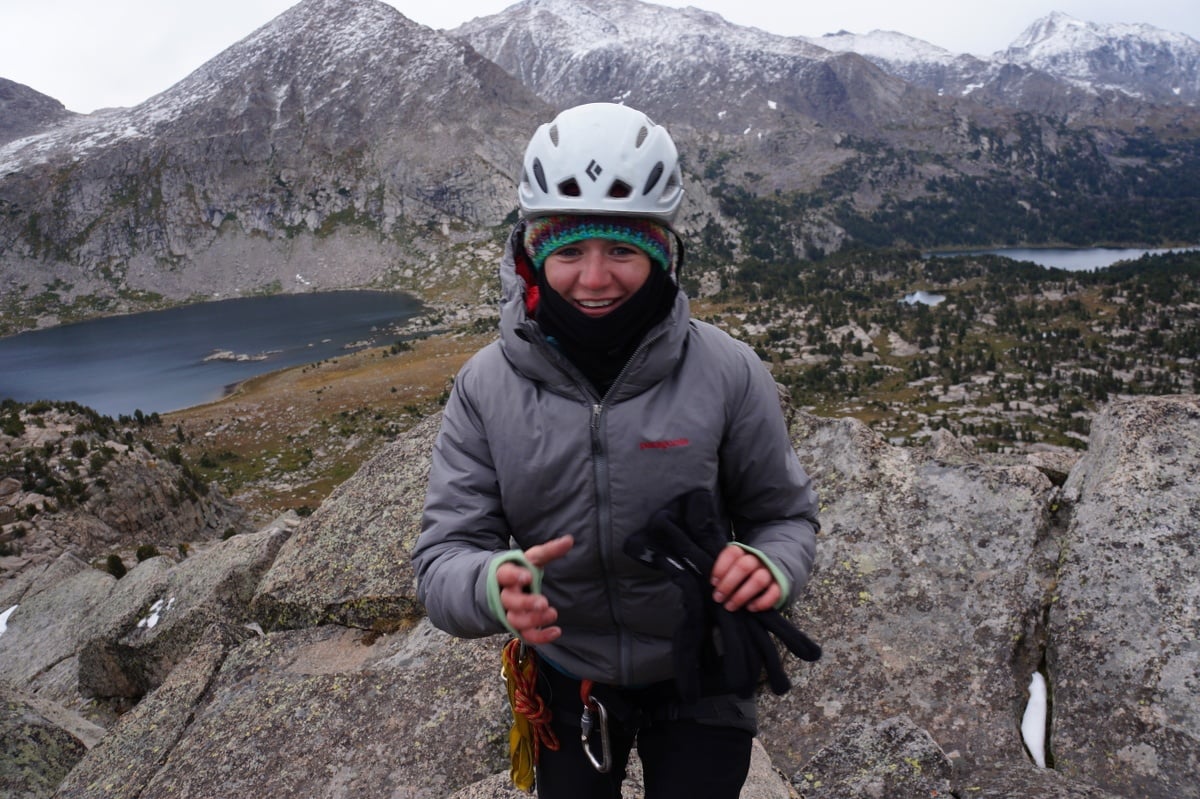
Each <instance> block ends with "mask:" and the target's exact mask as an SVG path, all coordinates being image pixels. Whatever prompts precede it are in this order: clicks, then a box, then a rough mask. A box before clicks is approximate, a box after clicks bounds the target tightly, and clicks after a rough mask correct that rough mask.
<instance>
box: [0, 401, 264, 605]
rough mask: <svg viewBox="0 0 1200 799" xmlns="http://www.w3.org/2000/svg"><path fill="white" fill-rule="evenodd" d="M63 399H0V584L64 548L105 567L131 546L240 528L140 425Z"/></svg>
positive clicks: (231, 508) (213, 493)
mask: <svg viewBox="0 0 1200 799" xmlns="http://www.w3.org/2000/svg"><path fill="white" fill-rule="evenodd" d="M154 423H157V422H156V419H155V420H152V418H151V417H143V416H142V414H141V413H140V412H139V413H138V415H137V418H136V419H133V418H126V419H122V420H120V421H119V422H114V421H113V420H112V419H111V418H109V417H107V416H101V415H99V414H97V413H96V412H94V411H92V410H91V409H89V408H83V407H80V406H76V405H73V404H71V403H48V402H39V403H33V404H31V405H20V404H17V403H13V402H11V401H5V402H4V403H3V404H0V581H9V580H12V579H14V577H15V575H18V574H20V573H22V572H27V571H29V570H37V569H44V568H46V567H47V566H49V565H50V564H51V563H53V562H54V561H56V560H57V559H58V558H59V557H60V556H62V555H63V554H64V553H71V554H72V555H73V556H74V557H78V558H83V559H85V560H92V561H94V562H97V563H100V564H104V562H105V558H106V556H107V557H109V558H110V559H111V558H116V562H115V563H114V564H113V565H112V568H114V569H117V570H118V571H119V570H120V569H121V568H123V567H124V564H125V563H128V564H133V563H134V562H135V558H136V557H137V555H138V554H139V553H138V549H139V548H142V549H141V553H142V554H143V555H144V554H145V553H146V552H147V551H155V552H157V551H158V550H159V549H162V550H166V551H175V550H176V549H177V548H178V547H180V546H181V545H186V544H187V543H188V542H194V541H204V540H207V539H215V538H219V537H221V536H222V535H233V534H235V533H239V532H244V531H245V530H246V527H247V520H246V514H245V511H243V510H242V509H241V508H239V507H238V506H236V505H235V504H233V503H232V502H230V501H229V500H227V499H226V498H225V497H224V496H222V494H221V491H220V489H219V488H218V487H217V486H216V485H215V484H209V483H207V482H205V481H204V480H202V479H200V477H199V476H198V474H197V473H196V472H195V471H193V470H192V469H191V468H190V467H188V466H187V465H186V464H184V463H183V461H182V459H181V457H180V455H179V451H178V448H177V447H167V448H163V449H158V448H156V447H155V446H154V445H153V444H151V443H149V440H148V437H147V436H146V426H147V425H149V424H154Z"/></svg>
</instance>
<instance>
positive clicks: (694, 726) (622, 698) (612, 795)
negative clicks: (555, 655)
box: [537, 663, 754, 799]
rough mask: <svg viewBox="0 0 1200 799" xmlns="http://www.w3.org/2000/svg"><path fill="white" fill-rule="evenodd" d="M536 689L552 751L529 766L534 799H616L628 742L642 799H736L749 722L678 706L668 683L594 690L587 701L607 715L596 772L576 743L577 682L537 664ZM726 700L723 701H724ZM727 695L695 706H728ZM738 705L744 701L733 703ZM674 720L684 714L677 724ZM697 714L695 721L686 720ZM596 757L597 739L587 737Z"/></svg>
mask: <svg viewBox="0 0 1200 799" xmlns="http://www.w3.org/2000/svg"><path fill="white" fill-rule="evenodd" d="M538 690H539V692H540V693H541V694H542V696H543V698H544V699H545V700H546V701H547V702H548V703H549V705H550V708H551V713H552V714H553V727H554V732H555V733H556V734H557V735H558V740H559V748H558V751H551V750H547V749H546V748H544V747H543V748H542V750H541V754H540V756H539V758H538V766H537V795H538V799H621V783H622V781H623V780H624V779H625V769H626V764H627V763H628V760H629V753H630V751H631V750H632V748H633V746H634V744H635V743H636V745H637V752H638V757H639V758H640V759H641V761H642V774H643V777H644V788H645V799H695V798H696V797H705V799H737V797H738V795H739V794H740V793H741V790H742V784H743V783H744V782H745V781H746V774H747V773H748V772H749V770H750V746H751V743H752V742H753V740H754V719H753V710H752V707H751V710H750V718H748V719H747V718H745V716H744V715H743V716H742V717H741V718H720V717H719V716H722V715H728V714H723V713H721V712H717V713H713V712H708V711H706V710H701V711H700V712H699V713H696V712H694V711H693V708H694V707H695V706H688V705H683V706H681V705H680V704H679V700H678V696H677V694H676V693H675V685H674V683H673V682H666V683H656V684H654V685H651V686H647V687H646V688H640V689H633V690H620V689H613V688H611V687H607V686H596V688H595V689H594V690H593V695H594V696H595V697H596V698H597V699H598V700H599V701H600V702H602V703H603V704H604V706H605V708H607V710H608V712H609V719H608V729H609V739H610V743H611V748H612V768H611V770H610V771H609V772H608V773H606V774H601V773H599V772H598V771H596V769H595V768H594V767H593V766H592V764H591V762H590V761H589V760H588V758H587V756H586V755H585V754H584V751H583V745H582V742H581V741H580V723H579V720H580V716H581V715H582V713H583V702H582V701H581V699H580V697H579V682H578V681H577V680H573V679H571V678H570V677H567V676H566V675H564V674H562V673H561V672H558V671H556V670H555V669H554V668H553V667H552V666H550V665H548V664H545V663H542V664H540V665H539V677H538ZM725 700H728V701H725ZM734 701H735V700H734V698H732V697H710V698H709V699H707V700H702V701H701V703H700V706H701V707H702V708H709V709H711V708H712V707H721V706H722V703H724V705H726V706H732V703H734ZM738 704H740V705H742V706H743V707H744V706H745V703H738ZM676 716H684V718H677V717H676ZM687 716H699V718H687ZM591 742H592V752H593V753H594V754H595V756H596V757H597V758H599V757H600V736H599V734H598V733H596V734H593V735H592V738H591Z"/></svg>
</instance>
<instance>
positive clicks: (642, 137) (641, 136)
mask: <svg viewBox="0 0 1200 799" xmlns="http://www.w3.org/2000/svg"><path fill="white" fill-rule="evenodd" d="M649 135H650V129H649V128H647V127H646V126H645V125H642V126H641V127H640V128H638V135H637V141H635V142H634V143H633V146H634V147H641V146H642V145H643V144H645V143H646V137H647V136H649Z"/></svg>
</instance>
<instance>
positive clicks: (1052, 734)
mask: <svg viewBox="0 0 1200 799" xmlns="http://www.w3.org/2000/svg"><path fill="white" fill-rule="evenodd" d="M1198 403H1200V398H1197V397H1173V398H1142V399H1135V400H1128V401H1120V402H1115V403H1113V404H1112V405H1111V406H1110V407H1109V408H1108V409H1107V411H1106V412H1105V413H1104V414H1102V415H1101V416H1100V417H1099V418H1098V419H1097V420H1096V422H1095V424H1094V427H1093V433H1092V439H1091V444H1090V447H1091V448H1090V449H1089V450H1088V452H1087V454H1086V455H1085V456H1084V457H1082V458H1080V459H1079V460H1078V461H1077V462H1076V463H1075V464H1074V466H1073V468H1072V469H1071V472H1070V476H1069V477H1068V478H1067V479H1066V481H1065V484H1063V485H1062V486H1061V487H1058V486H1057V484H1058V483H1061V482H1062V480H1061V479H1059V478H1060V475H1058V474H1057V472H1055V471H1053V470H1052V471H1051V475H1052V476H1053V477H1054V479H1051V476H1048V474H1047V470H1046V469H1045V468H1044V467H1043V468H1039V466H1041V464H1037V465H1035V464H1034V463H1030V462H1025V461H1021V460H1017V459H1014V458H1007V459H1003V458H998V457H995V456H990V455H983V454H978V453H973V452H972V451H971V450H970V449H969V448H968V447H966V446H963V444H962V443H961V442H959V441H956V440H953V439H952V438H951V437H947V436H944V435H943V436H938V437H936V438H935V439H934V440H933V442H931V446H929V447H927V448H925V449H911V448H902V447H895V446H892V445H890V444H888V443H887V442H886V441H884V440H883V439H882V438H880V437H879V436H878V435H876V434H875V433H874V432H873V431H871V430H870V429H869V428H867V427H866V426H864V425H862V424H859V423H858V422H855V421H852V420H838V419H826V418H819V417H815V416H811V415H808V414H804V413H794V414H793V415H792V416H790V419H791V424H792V433H793V440H794V443H795V445H796V448H797V451H798V452H799V453H800V456H801V459H802V461H803V462H804V463H805V465H806V466H807V467H808V468H809V470H810V471H811V472H812V474H813V475H814V477H815V479H816V481H817V483H818V485H819V488H820V494H821V500H822V523H823V528H822V531H821V533H820V535H819V537H818V549H817V561H816V567H815V569H814V573H813V578H812V581H811V583H810V585H809V587H808V589H807V590H806V592H805V593H804V595H803V596H802V597H801V598H800V599H799V601H798V602H797V603H796V604H795V605H794V606H793V607H792V608H791V609H790V610H789V612H790V614H791V617H792V618H793V620H794V621H795V622H796V623H797V625H798V626H800V627H801V628H802V629H804V630H806V631H807V632H808V633H810V634H811V635H812V636H813V637H814V638H816V639H817V640H818V641H820V642H821V644H822V645H823V646H824V651H825V654H824V657H823V658H822V659H821V660H820V661H819V662H817V663H815V664H808V663H801V662H799V661H797V660H795V659H793V658H790V657H789V658H787V660H786V662H787V667H788V671H789V675H790V678H791V680H792V683H793V687H792V689H791V690H790V691H789V692H788V693H786V694H785V695H783V696H775V695H773V694H771V693H770V692H769V691H766V690H764V691H763V693H762V694H761V696H760V697H759V710H760V734H759V748H758V749H757V750H756V751H757V754H756V762H757V764H758V765H757V766H756V768H755V771H754V774H755V777H754V778H753V779H752V780H751V782H749V783H748V784H747V786H746V789H745V791H744V792H743V797H744V799H751V797H753V799H767V798H768V797H770V799H776V797H777V798H778V799H783V798H784V797H796V796H799V797H804V799H821V798H823V797H845V796H856V797H858V796H861V797H888V799H910V798H911V799H916V798H917V797H922V798H923V799H924V798H925V797H929V796H950V795H954V796H971V797H980V798H981V799H993V798H994V799H1000V798H1001V797H1014V796H1020V797H1023V799H1082V798H1083V797H1089V799H1093V798H1094V799H1135V797H1136V799H1165V798H1166V797H1185V799H1186V798H1187V797H1196V796H1197V795H1198V794H1197V788H1196V785H1195V780H1194V778H1193V777H1194V775H1195V774H1196V773H1197V763H1196V753H1197V752H1200V724H1198V723H1197V716H1196V708H1197V707H1200V701H1198V700H1200V696H1198V695H1197V691H1198V690H1200V689H1198V688H1197V686H1198V685H1200V679H1198V677H1200V668H1198V667H1197V654H1196V652H1197V650H1196V648H1195V641H1196V640H1197V632H1198V631H1197V616H1196V614H1197V608H1198V607H1200V601H1198V600H1200V595H1198V592H1200V562H1198V559H1197V556H1196V552H1195V544H1194V541H1195V529H1196V520H1197V519H1200V502H1198V501H1197V489H1196V486H1197V485H1200V479H1198V475H1197V468H1198V462H1200V446H1198V444H1200V407H1198ZM437 426H438V419H437V417H433V418H430V419H429V420H427V422H426V423H425V424H423V425H422V426H421V427H420V428H418V429H417V430H416V431H415V432H414V434H413V435H412V436H411V437H409V438H406V439H404V440H401V441H397V442H395V443H394V444H393V445H391V446H390V447H389V448H388V449H387V450H386V451H385V452H383V453H381V454H380V455H379V456H377V458H376V459H375V460H374V461H372V462H371V463H369V464H367V465H366V466H364V467H363V469H362V470H361V471H360V473H359V474H358V475H356V476H355V477H353V478H351V480H349V481H347V483H345V484H344V485H343V486H342V487H341V488H340V489H339V490H338V491H337V492H336V494H335V495H333V496H332V497H331V498H330V499H329V500H328V501H327V502H326V503H325V504H324V505H322V507H321V508H320V509H319V510H318V512H317V513H314V514H313V516H312V517H310V518H309V519H307V520H305V521H304V522H303V523H302V524H300V525H299V526H298V527H297V529H296V530H295V531H294V532H293V533H292V534H291V537H290V538H289V539H288V540H287V541H286V543H282V542H281V539H282V538H283V537H284V534H283V533H282V532H280V531H276V532H275V533H272V532H271V531H270V529H267V530H264V531H261V532H260V533H259V534H258V536H259V537H258V538H254V537H253V536H238V537H236V538H235V539H231V542H232V541H236V540H237V539H238V538H241V539H243V541H242V542H241V543H240V544H237V545H234V544H232V543H231V542H226V543H227V544H228V545H229V546H230V547H231V548H230V549H228V550H224V549H221V550H219V551H220V552H223V553H224V554H222V555H218V547H216V546H215V545H214V546H213V547H210V548H204V549H203V550H202V551H200V552H197V553H196V554H195V555H193V556H192V558H197V559H204V558H207V559H209V560H208V563H209V566H208V567H205V568H204V569H201V564H202V563H203V561H202V560H196V561H195V563H193V562H191V561H192V558H189V559H187V561H183V562H179V563H174V562H171V561H169V560H167V559H165V558H164V559H161V560H160V559H151V560H148V561H146V562H145V563H143V564H141V565H140V566H139V567H138V568H137V569H135V570H133V571H132V572H130V574H128V575H126V577H125V578H123V580H122V581H121V582H124V581H126V580H130V582H128V583H127V584H126V585H125V586H121V585H120V584H119V583H118V584H117V585H116V586H115V587H114V585H113V578H111V577H110V576H108V575H106V574H102V573H99V572H97V571H96V570H94V569H91V568H88V567H87V566H86V565H85V564H81V563H79V562H73V563H66V562H60V563H56V564H55V567H56V568H57V572H55V573H56V574H57V575H58V576H57V578H55V580H51V579H49V577H48V575H49V574H50V572H51V569H50V568H47V569H45V570H44V571H43V572H41V573H40V575H39V576H38V577H37V579H32V578H31V579H26V580H25V581H24V582H23V583H21V585H20V587H19V590H17V589H16V588H13V587H11V586H10V587H7V588H6V593H5V594H4V596H9V597H15V600H14V601H19V605H17V609H16V610H15V611H12V613H11V614H10V616H9V618H8V628H7V630H6V631H4V632H0V659H5V658H7V660H4V662H3V663H0V665H4V666H5V668H4V669H3V670H0V682H5V681H10V680H11V678H12V675H14V674H16V675H21V679H22V681H23V683H25V684H24V685H19V686H16V688H19V689H21V690H26V691H29V692H33V691H37V692H39V693H42V694H44V693H46V692H48V691H50V692H54V695H53V698H55V699H58V700H59V701H60V702H61V703H62V704H69V703H70V701H71V694H70V691H69V690H68V689H69V688H70V686H71V685H72V683H71V680H68V679H63V678H62V677H63V675H67V674H69V675H73V676H74V680H75V682H74V685H75V687H76V690H78V688H79V687H80V686H81V685H83V684H86V685H89V686H92V687H93V688H95V686H97V685H98V684H100V683H102V682H103V681H104V680H105V679H108V680H110V681H111V683H112V684H113V685H119V684H120V682H121V679H126V680H128V681H129V682H130V683H136V680H134V679H133V678H132V677H131V676H130V675H134V676H136V675H137V674H138V673H139V672H138V671H137V669H136V668H133V667H131V666H130V665H129V664H127V663H125V662H124V661H123V660H122V657H124V655H125V654H127V653H128V652H129V651H131V650H136V649H138V647H139V646H141V647H142V648H141V652H142V656H143V658H147V659H148V660H144V661H143V666H140V667H139V668H144V667H145V664H146V663H149V662H153V663H157V664H159V665H158V666H156V668H160V670H161V676H162V681H161V684H160V685H158V686H157V687H153V685H152V683H151V682H145V683H144V686H145V688H146V690H147V693H145V696H144V698H142V699H141V700H140V701H139V702H137V704H136V705H135V706H134V707H133V708H132V709H131V710H129V711H128V712H126V713H124V714H123V715H122V716H121V717H120V718H119V720H116V721H115V723H112V724H111V726H110V728H109V729H108V731H107V733H106V734H104V736H103V737H102V738H100V740H99V742H98V743H95V745H94V746H92V747H91V749H90V751H88V752H87V753H86V754H82V755H81V757H80V759H79V761H78V763H77V764H75V765H74V767H73V768H71V770H70V772H69V773H68V774H67V775H66V777H65V778H61V780H60V781H59V782H57V787H56V790H55V793H54V795H55V796H58V797H81V798H82V797H88V798H89V799H90V798H91V797H97V796H103V797H131V798H132V797H139V799H156V798H157V797H164V798H165V797H177V796H184V795H193V796H195V795H217V794H219V795H221V796H223V797H233V798H235V799H236V798H237V797H256V798H257V797H262V796H271V797H314V796H316V797H321V796H328V797H334V796H350V795H353V796H363V797H375V796H378V797H390V796H412V797H438V798H439V799H441V798H442V797H450V796H455V797H459V798H460V799H467V798H468V797H471V798H474V797H509V796H514V795H515V794H514V792H513V791H512V788H511V786H509V785H508V784H507V780H506V776H505V772H506V753H507V730H508V725H509V713H508V709H507V706H506V702H505V700H504V694H503V686H502V685H501V683H500V681H499V679H498V676H497V672H498V658H499V648H500V644H501V642H502V640H503V637H502V636H495V637H491V638H485V639H480V640H475V641H464V640H458V639H454V638H451V637H449V636H447V635H445V634H443V633H441V632H439V631H437V630H434V629H433V628H432V627H431V626H430V625H429V622H428V620H426V619H424V618H423V617H422V614H421V613H420V608H419V606H418V605H416V604H415V601H414V599H413V586H412V573H411V569H410V567H409V565H408V558H407V552H408V551H409V548H410V546H411V543H412V539H413V537H414V536H415V534H416V530H417V528H418V526H419V513H420V504H421V503H420V498H421V496H422V495H423V492H424V487H425V481H426V479H427V471H428V466H429V448H430V446H431V444H432V440H433V436H434V435H435V433H436V430H437ZM155 561H159V562H157V563H156V562H155ZM231 561H232V562H237V563H242V564H244V565H243V566H242V567H238V568H236V569H231V568H230V566H229V563H230V562H231ZM267 561H270V563H271V565H270V568H269V570H267V571H265V573H264V572H263V569H266V563H267ZM191 570H197V573H196V574H191ZM234 573H237V574H240V575H241V576H240V577H238V578H237V579H236V580H234V581H233V584H236V585H237V586H238V587H237V589H236V590H224V589H220V590H218V588H217V587H218V586H226V585H231V583H229V582H228V581H227V579H226V577H222V575H231V574H234ZM201 574H203V575H204V576H203V577H202V578H201V576H200V575H201ZM189 575H191V576H189ZM259 575H261V578H259ZM131 578H132V579H131ZM256 580H257V584H256V588H255V590H254V591H250V590H249V586H250V585H251V584H252V583H254V582H255V581H256ZM251 595H253V600H251V599H249V597H250V596H251ZM171 596H175V597H176V604H174V605H171V604H170V602H169V600H170V597H171ZM163 599H166V601H167V606H165V607H160V608H159V610H158V612H159V616H160V620H159V622H158V623H159V624H160V625H164V630H166V629H167V627H166V625H169V624H170V623H171V622H170V620H171V618H172V616H176V614H178V615H177V616H176V618H178V619H182V618H183V617H184V616H187V615H191V616H192V620H191V621H189V622H188V624H187V625H186V629H187V630H188V631H189V633H188V635H186V636H180V637H178V638H173V639H172V640H174V641H175V643H174V644H173V649H172V651H173V652H175V653H178V654H177V655H172V660H171V663H172V664H173V667H171V664H167V662H166V660H162V659H158V660H156V659H155V658H157V657H158V655H159V654H161V650H157V649H156V648H155V646H154V645H153V644H152V636H146V633H145V632H144V631H143V632H137V631H136V629H135V628H136V625H137V624H138V623H139V622H140V621H141V619H142V618H145V617H146V614H147V613H149V612H151V608H153V604H149V605H148V604H147V603H154V602H157V601H160V600H163ZM200 608H208V610H207V611H206V612H204V613H200V612H199V610H198V609H200ZM189 609H190V610H189ZM185 611H186V612H185ZM85 617H87V618H85ZM249 618H253V619H254V620H255V621H256V622H257V623H254V622H248V621H247V619H249ZM38 625H44V627H45V630H46V633H47V637H46V639H45V642H44V643H43V642H41V641H39V640H38V639H37V638H36V637H35V636H34V635H33V634H32V633H31V632H30V631H31V630H32V629H35V628H36V627H37V626H38ZM131 625H132V626H131ZM156 629H157V628H156ZM164 635H165V633H164ZM142 636H146V637H145V638H144V639H143V638H142ZM14 644H15V645H16V646H17V647H19V648H21V649H23V650H24V649H28V650H37V649H38V648H39V647H40V646H45V647H46V649H47V651H48V652H53V656H50V655H46V654H42V655H39V658H40V659H37V662H36V663H35V662H34V660H35V658H33V657H32V655H30V654H24V655H23V656H22V657H18V656H16V655H15V654H14V653H13V650H12V648H11V647H13V646H14ZM81 649H87V650H89V652H91V651H94V652H96V653H107V654H106V655H105V656H104V657H106V658H107V660H104V658H97V657H96V655H94V654H84V653H83V652H82V651H81ZM185 650H186V651H185ZM52 674H57V675H59V678H58V679H50V677H51V675H52ZM1034 674H1038V675H1041V677H1042V678H1044V680H1045V681H1046V683H1047V684H1048V686H1049V704H1048V706H1047V707H1046V708H1044V709H1042V710H1040V711H1037V712H1033V713H1030V714H1028V715H1027V713H1026V711H1027V703H1028V702H1029V698H1030V697H1029V693H1028V690H1027V686H1028V685H1029V684H1030V680H1031V677H1032V676H1033V675H1034ZM114 675H115V676H114ZM122 675H123V676H122ZM41 698H42V699H45V698H46V697H45V696H43V697H41ZM78 698H79V696H78V694H75V701H78ZM129 701H132V700H129ZM1035 710H1036V707H1035ZM22 714H24V715H23V716H22V717H27V716H28V714H26V713H25V711H23V710H17V711H13V712H10V713H9V714H8V715H9V717H10V718H11V717H14V716H17V715H22ZM40 716H41V717H42V718H45V717H46V715H45V714H44V713H41V714H40ZM1041 717H1044V718H1041ZM1030 719H1032V721H1030ZM1046 719H1048V723H1045V720H1046ZM1039 720H1040V721H1041V729H1035V728H1037V727H1038V722H1039ZM1023 722H1024V724H1023ZM39 723H40V722H39ZM1023 726H1024V727H1025V729H1026V730H1029V731H1033V732H1040V733H1041V734H1042V737H1044V740H1045V745H1044V748H1043V747H1041V746H1039V745H1038V744H1037V743H1036V742H1034V741H1033V740H1032V738H1031V739H1030V740H1031V743H1030V747H1031V748H1032V751H1031V748H1030V747H1027V746H1026V743H1025V739H1024V736H1023V733H1022V727H1023ZM64 729H66V728H65V727H64ZM564 745H568V746H570V745H577V742H576V741H567V742H564ZM75 752H76V754H72V755H71V757H75V756H77V755H79V754H80V753H79V750H77V749H76V750H75ZM1034 754H1038V755H1040V756H1041V759H1044V761H1045V762H1046V764H1047V767H1039V766H1038V765H1035V758H1034V757H1033V756H1032V755H1034ZM69 759H70V758H68V761H69ZM47 762H48V763H49V762H50V760H49V759H48V760H47ZM55 762H59V761H55ZM48 768H49V767H48ZM56 768H57V767H56ZM47 773H50V772H47ZM60 773H61V769H60V771H59V772H54V774H56V775H58V774H60ZM638 773H639V772H638V771H637V770H636V768H635V769H633V770H631V774H630V781H629V783H627V790H626V791H625V795H626V796H627V797H636V796H639V795H640V787H639V786H638V777H637V775H638ZM55 779H59V777H58V776H54V777H52V778H50V782H53V780H55ZM37 795H48V794H46V793H41V794H37Z"/></svg>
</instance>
